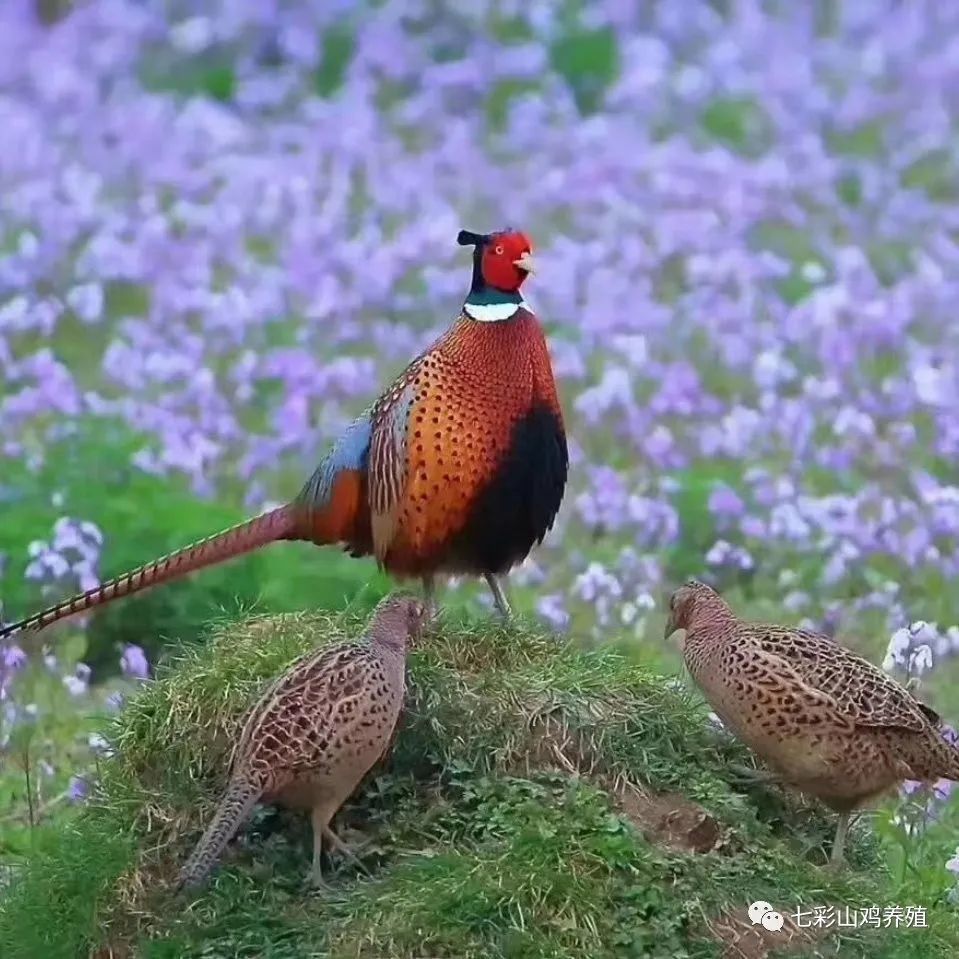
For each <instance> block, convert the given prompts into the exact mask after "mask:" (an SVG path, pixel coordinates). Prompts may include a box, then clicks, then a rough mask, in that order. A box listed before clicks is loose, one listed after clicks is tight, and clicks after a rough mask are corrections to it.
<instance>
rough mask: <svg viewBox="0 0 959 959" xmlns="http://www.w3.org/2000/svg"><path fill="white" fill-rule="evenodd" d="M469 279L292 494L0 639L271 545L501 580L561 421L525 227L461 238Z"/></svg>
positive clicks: (418, 572) (555, 473)
mask: <svg viewBox="0 0 959 959" xmlns="http://www.w3.org/2000/svg"><path fill="white" fill-rule="evenodd" d="M460 243H461V244H464V245H472V246H474V249H475V252H474V257H473V279H472V284H471V288H470V293H469V296H468V297H467V299H466V302H465V304H464V307H463V311H462V312H461V314H460V315H459V317H458V318H457V320H456V321H455V322H454V324H453V326H452V327H450V329H449V330H448V331H447V332H446V333H445V334H444V335H443V336H442V337H440V339H439V340H437V342H436V343H434V344H433V345H432V346H431V347H430V348H429V349H428V350H426V351H425V352H424V353H422V354H421V355H420V356H418V357H417V358H416V359H415V360H414V361H413V362H412V363H411V364H410V365H409V366H408V367H407V368H406V370H404V371H403V373H401V374H400V376H399V377H398V378H397V379H396V380H395V381H394V382H393V384H392V385H391V386H390V387H389V388H388V389H387V390H386V391H385V392H384V393H383V394H382V395H381V397H380V398H379V399H378V400H377V401H376V402H375V403H374V404H373V405H372V406H371V407H370V408H369V410H367V411H366V412H365V413H364V414H363V415H362V416H360V417H359V418H357V420H356V421H355V422H354V423H352V424H351V425H350V426H349V427H348V428H347V430H346V431H345V432H344V433H343V434H342V436H341V437H340V438H339V440H338V441H337V443H336V444H335V446H334V447H333V449H332V451H331V452H330V453H329V455H328V456H327V457H326V459H325V460H324V461H323V462H322V463H321V465H320V467H319V468H318V469H317V470H316V472H315V473H314V474H313V476H311V477H310V479H309V481H308V482H307V483H306V484H305V485H304V487H303V489H302V490H301V491H300V493H299V495H298V496H297V497H296V498H295V499H294V500H293V501H292V502H290V503H288V504H287V505H286V506H281V507H279V508H278V509H275V510H272V511H271V512H269V513H266V514H265V515H263V516H259V517H256V518H255V519H252V520H249V521H247V522H245V523H241V524H240V525H239V526H236V527H234V528H233V529H230V530H226V531H225V532H223V533H219V534H217V535H215V536H211V537H209V538H208V539H205V540H202V541H201V542H199V543H195V544H193V545H192V546H188V547H186V548H185V549H182V550H179V551H178V552H176V553H173V554H171V555H170V556H165V557H163V558H161V559H158V560H156V561H154V562H152V563H149V564H147V565H146V566H142V567H140V568H139V569H136V570H133V571H132V572H130V573H126V574H124V575H123V576H119V577H117V578H115V579H112V580H110V581H108V582H106V583H103V584H102V585H101V586H98V587H96V588H94V589H91V590H87V591H86V592H85V593H80V594H78V595H77V596H74V597H72V598H71V599H68V600H66V601H64V602H62V603H58V604H57V605H55V606H51V607H50V608H49V609H46V610H44V611H42V612H40V613H37V614H35V615H34V616H30V617H28V618H26V619H23V620H21V621H20V622H18V623H14V624H12V625H10V626H6V627H3V628H0V639H3V638H6V637H9V636H12V635H14V634H16V633H18V632H21V631H23V630H26V629H43V628H45V627H46V626H49V625H50V624H52V623H54V622H57V621H58V620H61V619H65V618H67V617H69V616H73V615H75V614H77V613H81V612H83V611H85V610H88V609H91V608H93V607H95V606H100V605H103V604H105V603H108V602H112V601H113V600H115V599H119V598H121V597H123V596H128V595H131V594H133V593H137V592H140V591H142V590H144V589H148V588H149V587H151V586H156V585H158V584H160V583H164V582H168V581H170V580H173V579H178V578H180V577H181V576H184V575H186V574H188V573H190V572H193V571H194V570H198V569H202V568H204V567H206V566H211V565H214V564H216V563H221V562H224V561H225V560H228V559H231V558H232V557H234V556H238V555H240V554H242V553H246V552H250V551H251V550H254V549H259V548H260V547H262V546H265V545H267V544H269V543H272V542H276V541H279V540H305V541H308V542H312V543H315V544H317V545H321V546H322V545H328V544H340V545H341V546H343V548H344V549H346V550H347V551H348V552H349V553H350V554H351V555H354V556H367V555H373V556H375V557H376V559H377V561H378V562H379V563H380V565H381V566H383V568H384V569H386V570H387V571H388V572H389V573H391V574H393V575H395V576H398V577H401V578H402V577H419V578H421V579H422V580H423V582H424V585H425V587H426V590H427V593H428V594H429V595H430V598H431V593H432V588H433V579H434V577H435V576H436V575H437V574H470V575H481V576H484V577H485V578H486V579H487V581H488V582H489V585H490V588H491V589H492V591H493V596H494V599H495V601H496V605H497V606H498V607H499V609H500V611H501V612H503V613H504V614H506V613H507V612H508V606H507V602H506V598H505V596H504V594H503V592H502V589H501V587H500V584H499V582H498V580H497V577H499V576H502V575H503V574H505V573H506V572H507V571H508V570H509V569H510V568H511V567H512V566H514V565H516V564H517V563H519V562H521V561H522V560H523V559H524V558H525V557H526V556H527V555H528V554H529V552H530V550H531V549H532V548H533V547H534V546H535V545H536V544H538V543H540V542H541V541H542V539H543V537H544V536H545V535H546V533H547V532H548V530H549V529H550V528H551V526H552V524H553V521H554V519H555V517H556V513H557V511H558V510H559V506H560V503H561V501H562V498H563V492H564V490H565V486H566V477H567V471H568V457H567V447H566V436H565V432H564V428H563V417H562V411H561V409H560V404H559V399H558V397H557V392H556V385H555V382H554V380H553V371H552V365H551V363H550V357H549V350H548V348H547V345H546V339H545V337H544V335H543V331H542V328H541V327H540V324H539V321H538V320H537V319H536V316H535V315H534V314H533V312H532V310H531V309H530V308H529V306H528V304H527V303H526V302H525V301H524V300H523V298H522V296H521V294H520V292H519V291H520V287H521V286H522V284H523V282H524V280H525V279H526V276H527V275H528V273H529V272H531V271H532V247H531V244H530V242H529V239H528V238H527V237H526V236H525V234H522V233H516V232H511V231H504V232H501V233H494V234H490V235H485V236H480V235H477V234H470V233H466V232H465V231H464V232H463V233H461V234H460Z"/></svg>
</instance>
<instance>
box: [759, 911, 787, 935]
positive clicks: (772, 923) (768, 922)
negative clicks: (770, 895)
mask: <svg viewBox="0 0 959 959" xmlns="http://www.w3.org/2000/svg"><path fill="white" fill-rule="evenodd" d="M785 924H786V920H785V919H783V917H782V913H779V912H773V911H770V912H767V913H766V915H765V916H763V929H768V930H769V931H770V932H779V930H780V929H782V927H783V926H784V925H785Z"/></svg>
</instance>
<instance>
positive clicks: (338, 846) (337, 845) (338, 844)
mask: <svg viewBox="0 0 959 959" xmlns="http://www.w3.org/2000/svg"><path fill="white" fill-rule="evenodd" d="M323 838H324V839H326V841H327V842H328V843H329V844H330V846H331V847H332V848H333V849H335V850H336V851H337V852H338V853H339V854H340V855H341V856H343V857H344V858H345V859H349V860H350V862H352V863H353V865H354V866H358V867H359V868H360V869H362V870H363V872H365V873H366V874H367V876H369V875H371V873H370V871H369V869H367V868H366V866H364V865H363V863H362V862H361V860H360V859H359V858H358V857H357V855H356V853H355V852H353V850H352V849H350V847H349V846H348V845H347V844H346V843H345V842H343V840H342V839H340V837H339V836H337V834H336V833H335V832H333V830H332V829H330V827H329V826H324V827H323Z"/></svg>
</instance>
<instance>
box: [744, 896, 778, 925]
mask: <svg viewBox="0 0 959 959" xmlns="http://www.w3.org/2000/svg"><path fill="white" fill-rule="evenodd" d="M772 909H773V904H772V903H771V902H763V901H762V899H759V900H757V901H756V902H754V903H753V904H752V905H751V906H750V907H749V918H750V920H751V922H752V924H753V925H754V926H755V925H758V924H759V923H760V922H762V920H763V916H765V915H766V913H767V912H772Z"/></svg>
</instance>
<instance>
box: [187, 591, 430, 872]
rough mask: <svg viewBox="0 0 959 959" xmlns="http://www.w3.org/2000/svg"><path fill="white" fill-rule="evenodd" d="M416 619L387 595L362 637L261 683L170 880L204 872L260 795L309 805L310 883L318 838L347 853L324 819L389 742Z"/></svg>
mask: <svg viewBox="0 0 959 959" xmlns="http://www.w3.org/2000/svg"><path fill="white" fill-rule="evenodd" d="M424 619H425V609H424V606H423V604H422V603H421V602H419V601H418V600H414V599H409V598H403V597H388V598H387V599H386V600H384V601H383V602H382V603H380V606H379V607H378V608H377V610H376V612H375V613H374V615H373V620H372V623H371V625H370V627H369V629H368V631H367V637H366V640H367V641H366V642H364V643H342V644H339V645H337V646H334V647H331V648H327V649H324V650H321V651H319V652H313V653H308V654H307V655H306V656H304V657H302V658H301V659H299V660H298V661H297V662H296V663H294V664H293V666H291V667H290V669H288V670H287V672H286V673H284V674H283V675H282V676H281V677H280V678H279V679H278V680H277V681H276V682H275V683H273V684H272V685H271V686H270V687H269V688H268V689H267V690H266V692H265V693H264V694H263V696H262V697H261V698H260V700H259V702H258V703H257V704H256V705H255V706H254V707H253V709H252V710H251V711H250V714H249V716H248V717H247V720H246V723H245V724H244V727H243V732H242V733H241V735H240V739H239V742H238V743H237V745H236V747H235V749H234V751H233V758H232V762H231V770H230V780H229V785H228V786H227V788H226V791H225V793H224V794H223V798H222V799H221V800H220V803H219V805H218V806H217V809H216V812H215V813H214V816H213V819H212V821H211V822H210V825H209V826H208V827H207V829H206V832H204V834H203V837H202V839H201V840H200V842H199V843H198V844H197V847H196V849H195V850H194V851H193V853H192V855H191V856H190V858H189V859H188V860H187V862H186V864H185V865H184V866H183V869H182V870H181V872H180V878H179V881H178V887H180V888H182V887H193V886H197V885H199V884H200V883H201V882H202V881H203V880H204V879H205V878H206V876H207V874H208V873H209V872H210V870H211V869H212V868H213V865H214V864H215V862H216V860H217V859H218V858H219V856H220V854H221V853H222V852H223V849H224V847H225V846H226V844H227V843H228V842H229V841H230V839H231V838H232V837H233V836H234V835H235V834H236V832H237V830H238V829H239V828H240V826H242V825H243V823H244V822H245V821H246V819H247V818H248V817H249V815H250V813H251V811H252V810H253V807H254V805H256V803H257V802H260V801H261V800H263V801H267V802H275V803H278V804H280V805H283V806H288V807H291V808H293V809H308V810H310V811H311V817H312V821H313V868H312V870H311V872H310V877H311V879H312V881H313V883H314V884H315V885H320V884H321V883H322V876H321V870H320V854H321V852H322V849H323V840H324V839H325V840H326V842H327V844H328V845H329V846H331V847H332V848H333V849H335V850H337V851H338V852H341V853H344V854H345V855H347V856H351V857H352V853H351V852H350V850H349V848H348V847H347V846H346V844H345V843H344V842H343V841H342V840H341V839H340V838H339V837H338V836H337V835H336V834H335V833H334V832H333V830H332V829H331V828H330V822H331V821H332V819H333V816H334V815H335V814H336V811H337V810H338V809H339V808H340V806H342V805H343V803H344V802H345V801H346V800H347V799H348V798H349V796H350V794H351V793H352V792H353V790H355V789H356V787H357V786H358V785H359V784H360V781H361V780H362V779H363V777H364V776H365V775H366V774H367V773H368V772H369V771H370V769H372V768H373V766H375V765H376V763H377V762H378V761H379V760H380V759H382V758H383V757H384V755H385V754H386V753H387V752H388V751H389V749H390V746H391V744H392V740H393V735H394V731H395V728H396V724H397V721H398V719H399V716H400V710H401V708H402V705H403V697H404V694H405V691H406V651H407V645H408V643H409V642H410V641H415V639H416V638H417V637H418V636H419V633H420V630H421V628H422V625H423V622H424Z"/></svg>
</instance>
